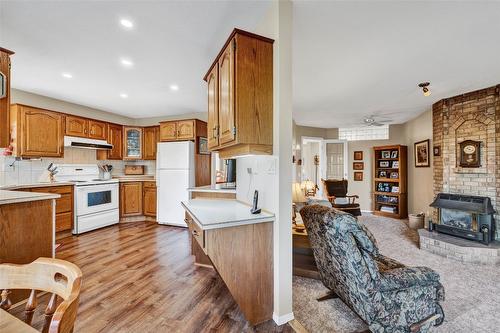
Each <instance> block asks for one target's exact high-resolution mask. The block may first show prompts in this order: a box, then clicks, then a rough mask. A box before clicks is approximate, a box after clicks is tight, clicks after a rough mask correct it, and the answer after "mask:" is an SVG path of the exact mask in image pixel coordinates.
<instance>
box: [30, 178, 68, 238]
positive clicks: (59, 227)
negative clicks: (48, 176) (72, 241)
mask: <svg viewBox="0 0 500 333" xmlns="http://www.w3.org/2000/svg"><path fill="white" fill-rule="evenodd" d="M27 190H29V191H31V192H38V193H56V194H59V195H61V197H60V198H58V199H56V232H61V231H71V230H72V229H73V214H74V207H73V203H74V192H73V186H71V185H68V186H47V187H35V188H31V189H20V191H25V192H26V191H27Z"/></svg>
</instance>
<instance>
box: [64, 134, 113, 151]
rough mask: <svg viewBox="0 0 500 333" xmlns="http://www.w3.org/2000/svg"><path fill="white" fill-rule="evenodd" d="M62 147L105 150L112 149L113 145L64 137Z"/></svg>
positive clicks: (101, 141) (103, 141) (102, 141)
mask: <svg viewBox="0 0 500 333" xmlns="http://www.w3.org/2000/svg"><path fill="white" fill-rule="evenodd" d="M64 147H73V148H84V149H105V150H110V149H113V145H111V144H109V143H107V142H106V141H105V140H94V139H87V138H79V137H76V136H65V137H64Z"/></svg>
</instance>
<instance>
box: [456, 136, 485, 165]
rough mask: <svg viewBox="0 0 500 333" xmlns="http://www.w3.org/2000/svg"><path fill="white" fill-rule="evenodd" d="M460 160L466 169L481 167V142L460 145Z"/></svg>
mask: <svg viewBox="0 0 500 333" xmlns="http://www.w3.org/2000/svg"><path fill="white" fill-rule="evenodd" d="M459 146H460V151H459V156H458V160H459V161H460V166H461V167H464V168H479V167H480V166H481V154H480V152H481V141H474V140H465V141H462V142H460V143H459Z"/></svg>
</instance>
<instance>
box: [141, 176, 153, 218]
mask: <svg viewBox="0 0 500 333" xmlns="http://www.w3.org/2000/svg"><path fill="white" fill-rule="evenodd" d="M142 202H143V212H144V216H150V217H156V183H155V182H144V184H143V200H142Z"/></svg>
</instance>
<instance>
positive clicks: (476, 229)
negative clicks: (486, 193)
mask: <svg viewBox="0 0 500 333" xmlns="http://www.w3.org/2000/svg"><path fill="white" fill-rule="evenodd" d="M430 206H431V207H434V208H437V209H438V216H439V217H438V221H437V223H434V224H433V227H434V229H435V230H436V231H438V232H442V233H445V234H449V235H453V236H458V237H462V238H466V239H470V240H474V241H478V242H482V243H485V244H489V243H490V242H491V241H493V240H494V239H495V219H494V217H493V214H494V213H495V210H494V209H493V207H492V205H491V200H490V198H488V197H479V196H473V195H462V194H450V193H439V194H438V195H437V196H436V198H435V199H434V202H432V203H431V205H430Z"/></svg>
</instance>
